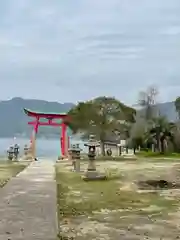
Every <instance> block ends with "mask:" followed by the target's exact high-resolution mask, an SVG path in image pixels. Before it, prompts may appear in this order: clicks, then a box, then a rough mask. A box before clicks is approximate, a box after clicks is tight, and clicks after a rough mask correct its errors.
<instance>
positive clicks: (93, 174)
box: [83, 135, 106, 181]
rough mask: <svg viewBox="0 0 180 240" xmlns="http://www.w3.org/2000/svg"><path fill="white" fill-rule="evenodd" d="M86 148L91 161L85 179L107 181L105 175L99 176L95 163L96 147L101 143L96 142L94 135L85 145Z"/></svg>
mask: <svg viewBox="0 0 180 240" xmlns="http://www.w3.org/2000/svg"><path fill="white" fill-rule="evenodd" d="M84 146H86V147H88V158H89V160H88V168H87V171H86V173H85V176H84V177H83V179H84V180H86V181H89V180H104V179H106V176H105V175H102V174H99V173H98V172H97V171H96V163H95V157H96V147H99V146H100V143H99V142H98V141H97V140H95V136H94V135H90V137H89V141H88V143H86V144H84Z"/></svg>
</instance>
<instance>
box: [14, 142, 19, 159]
mask: <svg viewBox="0 0 180 240" xmlns="http://www.w3.org/2000/svg"><path fill="white" fill-rule="evenodd" d="M18 156H19V145H18V144H15V145H14V160H15V161H17V160H18Z"/></svg>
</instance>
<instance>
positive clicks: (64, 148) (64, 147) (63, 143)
mask: <svg viewBox="0 0 180 240" xmlns="http://www.w3.org/2000/svg"><path fill="white" fill-rule="evenodd" d="M24 112H25V113H26V115H28V116H29V117H33V118H34V121H31V122H28V124H29V125H32V126H33V133H32V136H31V152H32V157H33V159H36V135H37V133H38V128H39V126H53V127H61V137H60V149H61V155H62V158H66V157H67V155H68V148H69V137H68V136H67V125H66V124H65V123H64V120H65V119H67V117H68V116H67V114H59V113H44V112H34V111H31V110H28V109H24ZM41 118H44V119H46V120H47V121H46V122H44V121H43V122H41V121H40V119H41ZM54 119H56V120H57V119H61V120H62V123H58V122H55V121H53V120H54Z"/></svg>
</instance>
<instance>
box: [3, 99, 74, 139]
mask: <svg viewBox="0 0 180 240" xmlns="http://www.w3.org/2000/svg"><path fill="white" fill-rule="evenodd" d="M73 106H74V104H73V103H58V102H48V101H44V100H35V99H22V98H13V99H11V100H8V101H1V102H0V137H13V136H15V135H18V134H19V135H27V136H29V135H30V132H31V130H32V128H31V127H30V126H28V124H27V122H28V120H30V118H28V117H27V116H26V115H25V114H24V111H23V109H24V108H28V109H32V110H35V111H42V112H43V111H45V112H48V111H49V112H59V113H66V112H68V111H69V110H70V109H71V108H72V107H73ZM39 130H40V131H39V135H47V134H48V135H49V134H50V133H52V134H59V132H60V129H58V128H53V127H40V129H39Z"/></svg>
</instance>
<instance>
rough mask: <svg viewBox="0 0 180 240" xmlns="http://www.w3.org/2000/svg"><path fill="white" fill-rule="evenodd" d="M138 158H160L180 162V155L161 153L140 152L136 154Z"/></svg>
mask: <svg viewBox="0 0 180 240" xmlns="http://www.w3.org/2000/svg"><path fill="white" fill-rule="evenodd" d="M136 156H137V157H146V158H159V159H162V160H163V159H169V160H171V159H172V160H180V153H164V154H162V153H159V152H151V151H148V152H145V151H140V152H137V153H136Z"/></svg>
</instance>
